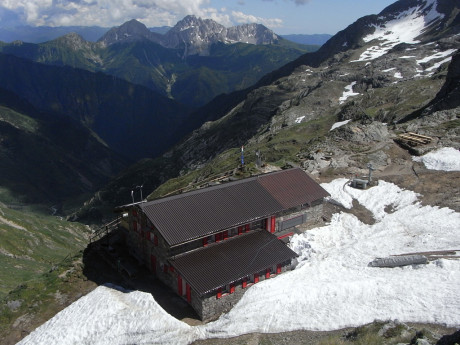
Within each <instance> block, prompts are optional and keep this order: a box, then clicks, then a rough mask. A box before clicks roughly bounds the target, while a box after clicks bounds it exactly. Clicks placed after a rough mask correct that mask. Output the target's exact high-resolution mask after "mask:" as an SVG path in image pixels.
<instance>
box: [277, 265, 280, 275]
mask: <svg viewBox="0 0 460 345" xmlns="http://www.w3.org/2000/svg"><path fill="white" fill-rule="evenodd" d="M280 273H281V264H278V265H276V274H280Z"/></svg>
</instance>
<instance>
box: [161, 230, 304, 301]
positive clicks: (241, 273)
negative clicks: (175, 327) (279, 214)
mask: <svg viewBox="0 0 460 345" xmlns="http://www.w3.org/2000/svg"><path fill="white" fill-rule="evenodd" d="M296 256H297V254H296V253H295V252H294V251H292V250H291V249H290V248H288V247H287V246H286V245H285V244H284V243H283V242H281V241H280V240H279V239H278V238H277V237H276V236H275V235H273V234H271V233H269V232H268V231H265V230H260V231H255V232H250V233H245V234H243V235H240V236H235V237H232V238H230V239H228V240H225V241H223V242H220V243H218V244H212V245H210V246H209V247H203V248H201V249H198V250H195V251H192V252H189V253H186V254H184V255H181V256H179V257H176V258H175V259H171V260H170V263H171V264H172V265H173V266H174V267H175V269H176V270H177V271H178V273H179V274H180V275H181V276H182V277H183V278H184V279H185V280H186V281H187V283H189V284H190V286H191V287H192V289H194V290H195V291H196V292H197V293H198V294H200V295H201V296H203V295H205V294H207V293H208V292H210V291H213V290H215V289H217V288H219V287H222V286H225V285H227V284H230V283H232V282H235V281H237V280H240V279H242V278H244V277H248V276H250V275H251V274H254V273H258V272H261V271H263V270H265V269H267V268H270V267H272V266H274V265H277V264H280V263H283V262H286V261H289V260H291V259H293V258H295V257H296Z"/></svg>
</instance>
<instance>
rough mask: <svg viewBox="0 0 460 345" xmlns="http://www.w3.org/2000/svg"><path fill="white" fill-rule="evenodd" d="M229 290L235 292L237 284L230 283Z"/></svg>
mask: <svg viewBox="0 0 460 345" xmlns="http://www.w3.org/2000/svg"><path fill="white" fill-rule="evenodd" d="M229 291H230V293H234V292H235V284H234V283H232V284H230V288H229Z"/></svg>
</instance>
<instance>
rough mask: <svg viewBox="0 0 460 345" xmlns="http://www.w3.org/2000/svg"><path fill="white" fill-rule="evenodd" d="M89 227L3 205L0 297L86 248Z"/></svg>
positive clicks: (0, 207)
mask: <svg viewBox="0 0 460 345" xmlns="http://www.w3.org/2000/svg"><path fill="white" fill-rule="evenodd" d="M88 231H89V230H88V228H87V227H86V226H85V225H83V224H78V223H69V222H66V221H64V220H61V219H59V218H57V217H54V216H45V215H40V214H36V213H30V212H23V211H20V210H13V209H9V208H7V207H5V206H0V297H2V296H4V295H5V294H6V293H8V292H9V291H11V290H12V289H14V288H15V287H16V286H17V285H18V284H20V283H22V282H25V281H28V280H31V279H34V278H36V277H38V276H39V275H41V274H42V273H44V272H46V271H48V270H50V269H51V268H52V267H53V266H54V265H55V264H57V263H58V262H60V261H62V260H63V259H64V258H65V257H66V256H68V255H70V254H72V253H74V252H75V251H78V250H81V249H83V248H85V246H86V243H87V235H88Z"/></svg>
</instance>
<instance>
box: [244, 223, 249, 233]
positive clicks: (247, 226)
mask: <svg viewBox="0 0 460 345" xmlns="http://www.w3.org/2000/svg"><path fill="white" fill-rule="evenodd" d="M244 227H245V229H244V231H245V232H249V229H250V225H249V224H246V225H245V226H244Z"/></svg>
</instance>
